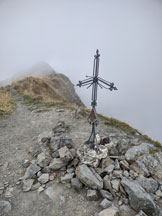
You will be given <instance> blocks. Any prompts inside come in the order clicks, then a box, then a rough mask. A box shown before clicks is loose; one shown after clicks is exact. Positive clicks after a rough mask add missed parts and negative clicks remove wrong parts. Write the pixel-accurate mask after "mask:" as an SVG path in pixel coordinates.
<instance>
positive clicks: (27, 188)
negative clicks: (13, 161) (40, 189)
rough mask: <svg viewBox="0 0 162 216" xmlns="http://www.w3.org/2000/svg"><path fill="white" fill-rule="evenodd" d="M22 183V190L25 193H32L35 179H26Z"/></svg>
mask: <svg viewBox="0 0 162 216" xmlns="http://www.w3.org/2000/svg"><path fill="white" fill-rule="evenodd" d="M22 183H23V188H22V190H23V191H24V192H27V191H30V189H31V187H32V185H33V183H34V179H26V180H23V181H22Z"/></svg>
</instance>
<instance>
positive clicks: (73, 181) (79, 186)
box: [71, 178, 83, 190]
mask: <svg viewBox="0 0 162 216" xmlns="http://www.w3.org/2000/svg"><path fill="white" fill-rule="evenodd" d="M71 187H72V188H73V189H75V190H81V189H82V188H83V184H82V182H80V181H79V179H78V178H72V179H71Z"/></svg>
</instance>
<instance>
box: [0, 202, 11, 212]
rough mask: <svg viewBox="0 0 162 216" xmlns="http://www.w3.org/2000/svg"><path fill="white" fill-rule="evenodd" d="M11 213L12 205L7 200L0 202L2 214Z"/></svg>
mask: <svg viewBox="0 0 162 216" xmlns="http://www.w3.org/2000/svg"><path fill="white" fill-rule="evenodd" d="M10 211H11V204H10V202H8V201H6V200H0V212H1V213H8V212H10Z"/></svg>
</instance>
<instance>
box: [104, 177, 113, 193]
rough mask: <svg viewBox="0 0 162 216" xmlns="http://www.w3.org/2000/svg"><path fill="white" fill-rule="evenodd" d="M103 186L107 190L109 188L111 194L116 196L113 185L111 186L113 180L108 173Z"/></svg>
mask: <svg viewBox="0 0 162 216" xmlns="http://www.w3.org/2000/svg"><path fill="white" fill-rule="evenodd" d="M103 188H104V189H105V190H109V191H110V192H111V194H112V195H113V196H114V197H115V192H114V191H113V189H112V186H111V181H110V179H109V176H108V175H106V176H105V177H104V179H103Z"/></svg>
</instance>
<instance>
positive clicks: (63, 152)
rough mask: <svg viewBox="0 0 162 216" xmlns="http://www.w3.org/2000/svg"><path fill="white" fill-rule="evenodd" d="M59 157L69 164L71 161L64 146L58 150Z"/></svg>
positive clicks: (71, 156) (69, 154) (68, 152)
mask: <svg viewBox="0 0 162 216" xmlns="http://www.w3.org/2000/svg"><path fill="white" fill-rule="evenodd" d="M59 155H60V158H61V159H62V160H63V161H65V162H69V161H71V160H72V159H73V155H72V154H71V152H70V150H69V149H68V148H67V147H66V146H64V147H62V148H60V149H59Z"/></svg>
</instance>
